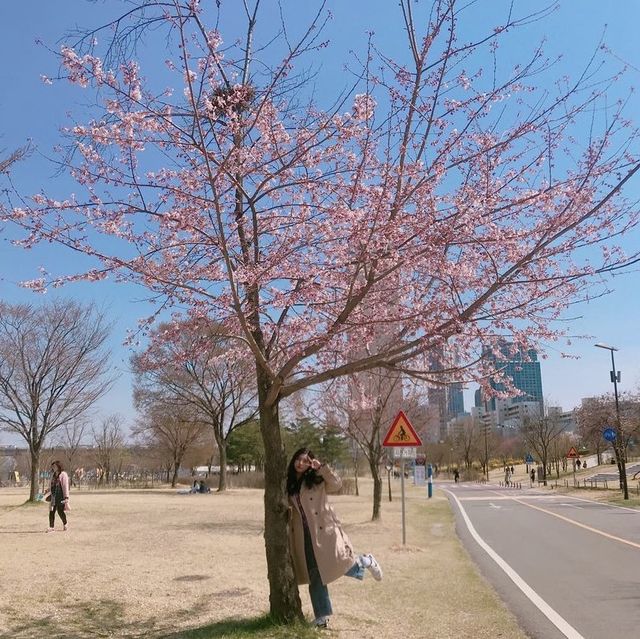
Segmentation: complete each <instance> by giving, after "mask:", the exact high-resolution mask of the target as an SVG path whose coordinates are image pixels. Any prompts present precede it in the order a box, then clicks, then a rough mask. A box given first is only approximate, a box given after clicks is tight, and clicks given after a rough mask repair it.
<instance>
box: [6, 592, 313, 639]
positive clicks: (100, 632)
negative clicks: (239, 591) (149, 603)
mask: <svg viewBox="0 0 640 639" xmlns="http://www.w3.org/2000/svg"><path fill="white" fill-rule="evenodd" d="M203 605H206V604H203V603H202V602H200V603H198V604H195V605H194V606H193V607H192V608H189V609H186V610H181V611H180V612H178V613H177V614H175V615H174V622H172V620H171V619H168V618H167V617H165V616H163V617H162V618H158V619H153V618H151V619H145V620H144V621H142V620H136V621H129V620H126V619H125V611H124V605H123V604H122V603H121V602H116V601H112V600H104V599H103V600H96V601H94V602H92V603H90V604H88V605H87V604H78V605H71V606H66V607H65V610H64V614H62V615H60V614H49V613H48V612H47V611H44V610H43V611H42V612H41V613H40V615H41V616H40V618H34V617H35V616H36V615H35V614H34V615H32V616H30V617H29V618H18V617H17V616H15V615H12V614H11V612H9V611H5V612H6V613H8V614H7V616H6V618H7V621H8V622H9V623H8V625H9V627H10V630H9V633H8V634H2V633H0V639H42V638H43V637H47V639H70V637H73V638H74V639H76V638H77V639H89V638H91V639H95V638H98V637H121V638H122V639H125V638H126V639H225V638H228V639H258V638H264V639H314V638H315V639H317V631H316V630H315V629H314V628H312V627H311V626H309V625H308V624H305V623H295V624H290V625H287V626H283V625H279V624H277V623H275V622H274V621H273V620H272V619H271V617H270V616H269V615H263V616H261V617H252V618H245V619H242V618H231V619H226V620H224V621H218V622H216V623H212V624H207V625H204V626H200V627H196V628H188V629H184V630H175V625H177V623H179V621H178V620H180V619H182V620H186V619H189V618H193V617H194V616H195V615H197V613H198V612H201V611H202V606H203Z"/></svg>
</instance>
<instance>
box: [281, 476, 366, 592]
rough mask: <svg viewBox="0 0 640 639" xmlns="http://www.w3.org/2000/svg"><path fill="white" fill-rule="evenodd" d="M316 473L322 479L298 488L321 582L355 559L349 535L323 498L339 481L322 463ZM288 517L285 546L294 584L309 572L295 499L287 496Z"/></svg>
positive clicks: (336, 488)
mask: <svg viewBox="0 0 640 639" xmlns="http://www.w3.org/2000/svg"><path fill="white" fill-rule="evenodd" d="M317 472H318V474H319V475H320V476H321V477H322V478H323V479H324V481H323V482H321V483H320V484H316V485H315V486H313V487H312V488H307V487H306V486H305V484H304V483H303V484H302V487H301V488H300V502H301V503H302V508H303V509H304V513H305V515H306V517H307V522H308V524H309V532H310V534H311V540H312V542H313V548H314V552H315V558H316V563H317V564H318V571H319V572H320V577H321V578H322V583H323V584H328V583H330V582H332V581H335V580H336V579H338V577H342V575H344V573H345V572H347V570H349V568H351V567H352V566H353V564H354V563H355V562H356V555H355V553H354V552H353V546H352V545H351V542H350V541H349V538H348V537H347V535H346V534H345V532H344V531H343V530H342V525H341V524H340V520H339V519H338V518H337V517H336V514H335V513H334V512H333V508H331V506H330V505H329V502H328V501H327V493H336V492H338V491H339V490H340V486H341V485H342V480H341V479H340V478H339V477H338V476H337V475H336V474H335V473H334V472H333V471H332V470H331V469H330V468H329V467H328V466H322V467H321V468H320V469H319V470H318V471H317ZM289 504H290V511H291V518H290V522H289V547H290V549H291V556H292V557H293V567H294V570H295V573H296V580H297V582H298V584H308V583H309V572H308V571H307V562H306V560H305V556H304V528H303V525H302V516H301V515H300V511H299V509H298V504H297V500H296V499H295V496H294V497H289Z"/></svg>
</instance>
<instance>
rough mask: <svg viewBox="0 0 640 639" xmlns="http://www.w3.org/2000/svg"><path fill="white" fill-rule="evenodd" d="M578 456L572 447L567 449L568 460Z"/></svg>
mask: <svg viewBox="0 0 640 639" xmlns="http://www.w3.org/2000/svg"><path fill="white" fill-rule="evenodd" d="M579 456H580V455H578V451H577V450H576V449H575V448H574V447H573V446H572V447H571V448H570V449H569V452H568V453H567V457H568V458H569V459H575V458H576V457H579Z"/></svg>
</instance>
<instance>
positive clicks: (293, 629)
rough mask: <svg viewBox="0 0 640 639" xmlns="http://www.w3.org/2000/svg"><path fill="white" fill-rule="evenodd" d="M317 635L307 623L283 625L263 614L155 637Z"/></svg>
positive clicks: (287, 638) (294, 638) (284, 638)
mask: <svg viewBox="0 0 640 639" xmlns="http://www.w3.org/2000/svg"><path fill="white" fill-rule="evenodd" d="M317 636H318V633H317V630H316V629H315V628H312V627H311V626H309V625H307V624H304V623H295V624H291V625H287V626H283V625H279V624H277V623H275V622H274V621H273V620H272V618H271V617H270V616H269V615H264V616H262V617H253V618H250V619H227V620H225V621H218V622H217V623H213V624H208V625H206V626H201V627H200V628H192V629H190V630H182V631H179V632H174V633H171V634H162V635H157V636H156V638H155V639H227V638H228V639H253V638H258V637H265V638H267V637H270V638H273V639H312V638H317Z"/></svg>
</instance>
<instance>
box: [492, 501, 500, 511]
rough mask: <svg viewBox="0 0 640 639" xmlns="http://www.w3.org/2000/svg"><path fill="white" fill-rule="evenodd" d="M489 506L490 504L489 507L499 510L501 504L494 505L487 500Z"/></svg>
mask: <svg viewBox="0 0 640 639" xmlns="http://www.w3.org/2000/svg"><path fill="white" fill-rule="evenodd" d="M489 506H491V508H495V509H496V510H500V509H501V508H502V506H496V505H495V504H494V503H492V502H489Z"/></svg>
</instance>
